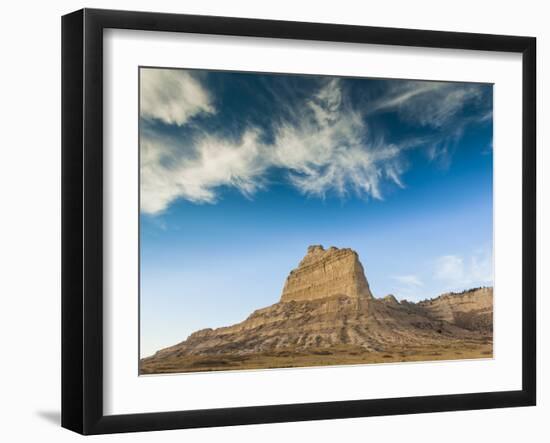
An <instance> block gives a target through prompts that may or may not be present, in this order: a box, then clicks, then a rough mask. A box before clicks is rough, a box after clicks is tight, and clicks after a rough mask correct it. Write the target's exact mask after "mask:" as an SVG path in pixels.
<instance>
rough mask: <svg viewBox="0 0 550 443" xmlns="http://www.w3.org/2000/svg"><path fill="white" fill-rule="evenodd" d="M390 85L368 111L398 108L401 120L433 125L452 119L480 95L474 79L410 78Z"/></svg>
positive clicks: (438, 125)
mask: <svg viewBox="0 0 550 443" xmlns="http://www.w3.org/2000/svg"><path fill="white" fill-rule="evenodd" d="M392 85H393V86H392V87H391V89H390V90H389V91H388V92H387V93H386V94H385V95H384V96H383V98H382V99H380V100H378V101H375V102H374V103H373V104H372V105H371V107H370V111H369V112H370V113H375V112H387V111H397V112H398V113H399V115H400V116H401V118H403V119H404V120H407V121H412V122H415V123H417V124H420V125H422V126H432V127H436V128H440V127H443V126H445V125H447V124H448V123H450V122H452V121H453V119H454V118H455V117H456V116H457V114H458V113H459V112H460V111H461V110H462V109H463V108H464V106H466V105H467V104H468V103H471V102H474V101H476V100H479V99H481V97H482V89H481V87H480V85H477V84H473V83H447V82H445V83H443V82H415V81H409V82H395V83H392ZM453 123H454V122H453Z"/></svg>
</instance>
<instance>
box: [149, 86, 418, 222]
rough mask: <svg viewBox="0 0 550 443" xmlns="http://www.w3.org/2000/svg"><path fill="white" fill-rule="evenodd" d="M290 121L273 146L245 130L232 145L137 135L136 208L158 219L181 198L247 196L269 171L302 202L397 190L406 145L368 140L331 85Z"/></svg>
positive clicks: (211, 139)
mask: <svg viewBox="0 0 550 443" xmlns="http://www.w3.org/2000/svg"><path fill="white" fill-rule="evenodd" d="M298 109H299V110H298V111H295V112H294V114H293V118H292V120H285V121H283V122H282V123H279V124H278V125H277V126H276V127H275V128H274V138H273V142H272V143H265V142H262V141H261V140H262V137H261V135H262V130H261V129H260V128H257V127H249V128H248V129H247V130H246V131H245V132H244V133H243V134H242V135H241V136H240V137H239V138H236V139H229V138H227V137H225V138H224V137H221V136H216V135H212V134H203V133H198V134H196V135H195V136H194V137H190V138H188V139H185V140H182V139H177V140H176V139H169V138H163V137H159V136H157V135H155V134H143V135H142V141H141V150H142V162H141V180H142V187H141V209H142V211H143V212H145V213H149V214H158V213H161V212H162V211H163V210H165V209H166V208H167V207H168V205H169V204H170V203H171V202H172V201H174V200H176V199H178V198H183V199H186V200H188V201H191V202H195V203H214V202H215V201H216V200H217V198H218V193H219V188H220V187H222V186H232V187H234V188H236V189H238V190H239V191H240V192H241V193H242V194H243V195H245V196H248V197H250V196H252V195H253V194H254V193H255V192H257V191H258V190H259V189H262V188H263V187H264V186H265V183H266V181H265V180H266V179H265V176H266V174H267V172H268V170H270V169H271V168H282V169H285V170H286V171H287V179H288V181H289V183H290V184H291V185H292V186H294V187H295V188H296V189H297V190H298V191H299V192H301V193H302V194H304V195H310V196H316V197H324V196H325V195H326V194H327V193H329V192H334V193H336V194H337V195H339V196H346V195H347V194H348V193H350V192H353V193H355V194H356V195H358V196H365V197H369V196H370V197H372V198H377V199H380V198H382V192H381V188H380V186H381V182H382V181H384V180H388V181H391V182H394V183H396V184H397V185H399V186H403V184H402V181H401V174H402V172H403V169H404V167H403V165H402V164H401V161H400V158H399V157H400V153H401V151H402V150H403V149H406V148H408V147H410V145H411V143H412V144H414V143H418V141H416V142H415V141H412V142H409V143H407V144H402V145H395V144H387V143H384V141H383V140H382V139H380V138H379V139H377V140H373V139H372V138H371V137H370V134H369V133H368V127H367V125H366V123H365V121H364V119H363V118H362V115H361V114H360V113H359V112H358V111H357V110H355V109H353V107H352V106H351V104H350V103H349V102H347V101H346V98H345V95H344V94H343V91H342V86H341V84H340V82H339V81H338V80H331V81H329V82H326V83H325V84H324V85H322V87H320V88H319V90H318V92H317V93H316V94H314V95H313V96H312V97H311V98H310V99H308V100H306V102H305V103H303V104H298Z"/></svg>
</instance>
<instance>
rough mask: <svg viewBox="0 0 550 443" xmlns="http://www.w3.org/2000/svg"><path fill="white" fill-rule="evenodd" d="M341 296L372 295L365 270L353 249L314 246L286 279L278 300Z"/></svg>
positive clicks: (367, 296)
mask: <svg viewBox="0 0 550 443" xmlns="http://www.w3.org/2000/svg"><path fill="white" fill-rule="evenodd" d="M336 295H345V296H348V297H351V298H362V297H364V298H369V299H370V298H372V293H371V291H370V288H369V284H368V282H367V279H366V278H365V272H364V269H363V266H362V265H361V262H360V261H359V257H358V255H357V253H356V252H355V251H353V250H352V249H348V248H343V249H338V248H335V247H331V248H328V249H324V248H323V247H322V246H319V245H315V246H310V247H309V248H308V251H307V254H306V256H305V257H304V258H303V259H302V261H301V262H300V264H299V265H298V267H297V268H296V269H294V270H292V271H291V272H290V274H289V276H288V277H287V279H286V283H285V285H284V288H283V294H282V296H281V302H289V301H305V300H316V299H320V298H326V297H332V296H336Z"/></svg>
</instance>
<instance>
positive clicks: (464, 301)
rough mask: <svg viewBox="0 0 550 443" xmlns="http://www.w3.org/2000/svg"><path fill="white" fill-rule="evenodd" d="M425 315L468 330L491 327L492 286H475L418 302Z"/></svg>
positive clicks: (482, 329) (488, 328) (486, 329)
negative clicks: (474, 287)
mask: <svg viewBox="0 0 550 443" xmlns="http://www.w3.org/2000/svg"><path fill="white" fill-rule="evenodd" d="M418 307H419V308H421V309H423V310H424V311H425V312H426V313H427V315H429V316H431V317H432V318H435V319H438V320H445V321H448V322H450V323H453V324H455V325H457V326H460V327H462V328H465V329H469V330H476V331H489V330H492V327H493V288H476V289H471V290H469V291H465V292H463V293H460V294H454V293H449V294H443V295H440V296H439V297H437V298H435V299H433V300H426V301H423V302H420V303H418Z"/></svg>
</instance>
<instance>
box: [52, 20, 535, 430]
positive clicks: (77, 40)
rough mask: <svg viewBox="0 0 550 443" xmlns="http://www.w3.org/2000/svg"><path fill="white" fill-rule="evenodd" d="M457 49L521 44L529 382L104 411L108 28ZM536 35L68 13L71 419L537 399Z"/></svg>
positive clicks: (378, 409) (202, 419)
mask: <svg viewBox="0 0 550 443" xmlns="http://www.w3.org/2000/svg"><path fill="white" fill-rule="evenodd" d="M108 28H118V29H132V30H147V31H171V32H185V33H198V34H217V35H227V36H248V37H269V38H280V39H301V40H317V41H327V42H353V43H369V44H378V45H397V46H415V47H425V48H428V47H429V48H454V49H468V50H479V51H501V52H511V53H520V54H522V64H523V79H522V82H523V85H522V88H523V98H522V100H523V104H522V106H523V109H522V131H523V135H522V137H523V138H522V144H523V145H522V153H523V165H522V167H523V189H522V195H523V202H522V204H523V214H522V221H523V233H522V236H523V238H522V240H523V246H522V247H523V251H522V252H523V257H522V263H523V268H522V291H523V292H522V334H523V336H522V389H521V390H517V391H505V392H478V393H468V394H457V395H435V396H420V397H404V398H391V399H371V400H357V401H333V402H323V403H307V404H279V405H266V406H260V407H236V408H224V409H208V410H190V411H176V412H174V411H171V412H160V413H141V414H130V415H104V413H103V406H102V405H103V333H102V330H103V329H102V328H103V318H102V316H103V299H102V285H103V198H102V195H103V166H102V165H103V146H102V140H103V110H102V109H103V87H102V85H103V30H104V29H108ZM535 67H536V39H535V38H533V37H516V36H503V35H485V34H471V33H456V32H441V31H422V30H411V29H390V28H378V27H364V26H348V25H336V24H319V23H300V22H287V21H273V20H256V19H243V18H228V17H209V16H195V15H179V14H163V13H150V12H127V11H110V10H98V9H83V10H79V11H76V12H73V13H71V14H68V15H65V16H63V18H62V426H63V427H65V428H68V429H71V430H73V431H76V432H78V433H81V434H106V433H116V432H133V431H152V430H163V429H179V428H195V427H212V426H230V425H241V424H255V423H274V422H290V421H302V420H319V419H332V418H347V417H364V416H380V415H393V414H414V413H425V412H437V411H458V410H468V409H488V408H502V407H514V406H531V405H535V403H536V141H535V140H536V118H535V117H536V89H535V88H536V68H535Z"/></svg>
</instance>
